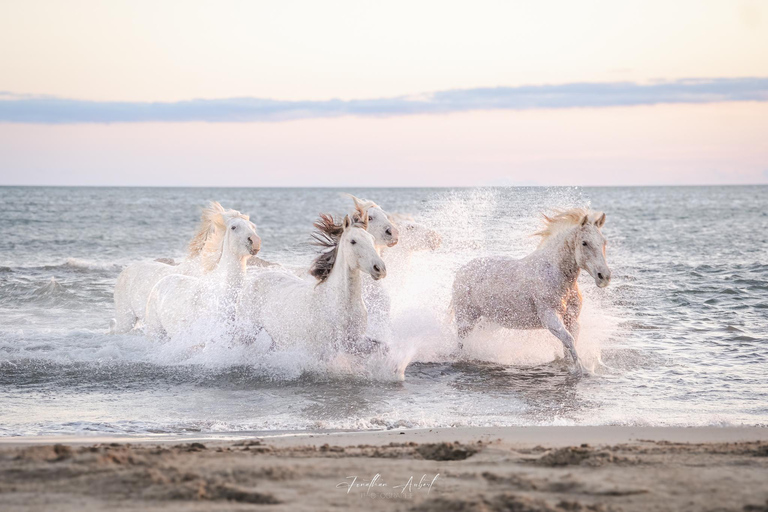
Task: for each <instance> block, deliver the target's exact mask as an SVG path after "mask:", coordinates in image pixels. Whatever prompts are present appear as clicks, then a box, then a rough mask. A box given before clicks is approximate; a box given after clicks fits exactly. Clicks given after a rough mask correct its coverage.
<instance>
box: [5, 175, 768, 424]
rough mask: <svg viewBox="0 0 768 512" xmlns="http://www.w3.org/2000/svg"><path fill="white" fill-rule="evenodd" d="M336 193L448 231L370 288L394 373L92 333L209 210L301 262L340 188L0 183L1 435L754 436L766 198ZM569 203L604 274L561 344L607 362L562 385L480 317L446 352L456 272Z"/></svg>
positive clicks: (513, 191) (521, 338)
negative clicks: (658, 428) (587, 229)
mask: <svg viewBox="0 0 768 512" xmlns="http://www.w3.org/2000/svg"><path fill="white" fill-rule="evenodd" d="M349 191H350V192H353V193H356V194H357V195H360V196H363V197H368V198H371V199H373V200H375V201H377V202H378V203H379V204H381V205H382V206H383V207H384V208H385V209H387V210H388V211H390V212H404V213H411V214H413V215H414V216H416V217H417V218H418V219H419V220H420V221H421V222H423V223H424V224H427V225H429V226H430V227H433V228H434V229H436V230H438V231H439V232H440V233H441V234H442V236H443V245H442V247H441V248H440V249H438V250H437V251H435V252H423V253H417V254H415V255H414V257H413V259H412V261H411V265H410V267H409V268H408V269H407V271H406V270H403V271H401V272H400V274H399V275H394V273H393V272H390V275H388V277H387V280H391V287H392V288H393V291H392V300H393V331H394V339H393V340H392V354H391V356H390V357H391V358H394V359H396V360H397V361H398V362H399V363H403V364H405V363H410V364H409V365H408V367H407V370H406V373H405V381H404V382H398V381H397V380H396V379H395V378H393V376H392V375H391V372H390V371H388V370H387V369H386V364H388V363H386V364H385V362H384V361H382V360H380V359H377V358H373V359H372V360H359V359H350V358H345V357H342V356H339V357H337V358H334V359H332V360H330V361H318V360H316V359H315V358H314V357H313V356H312V355H311V354H310V353H305V352H302V351H301V350H300V349H296V350H294V351H292V352H282V353H281V352H277V353H266V354H265V353H264V352H263V351H262V350H260V346H259V345H252V346H232V344H230V343H207V344H205V346H204V347H202V348H201V347H200V341H201V340H200V337H199V334H198V333H196V332H195V331H194V330H193V329H191V330H190V332H189V333H187V335H185V336H180V337H179V338H176V339H174V340H172V341H171V342H168V343H165V344H160V343H157V342H154V341H150V340H147V339H145V338H144V337H143V336H141V335H120V336H112V335H108V334H106V332H107V327H108V324H109V320H110V319H111V318H112V316H113V308H112V289H113V287H114V283H115V279H116V278H117V275H118V274H119V272H120V271H121V269H122V268H124V267H125V265H127V264H129V263H131V262H133V261H138V260H141V259H145V258H156V257H161V256H170V257H175V258H177V259H180V258H182V257H183V256H184V248H185V245H186V242H187V240H188V239H189V237H190V236H191V234H192V233H193V231H194V229H195V226H196V223H197V219H198V217H199V209H200V207H201V206H202V205H203V204H205V202H206V201H207V200H210V199H215V200H219V201H221V202H222V203H223V204H224V205H225V206H227V207H231V208H236V209H239V210H241V211H244V212H248V213H250V214H251V216H252V219H253V220H255V222H256V224H257V226H258V231H259V234H260V236H261V237H262V240H263V244H262V252H261V254H260V256H262V257H264V258H265V259H268V260H271V261H278V262H281V263H285V264H289V265H307V264H308V263H309V261H310V260H311V258H312V256H313V254H314V252H313V248H312V246H310V245H309V244H308V242H309V233H310V229H311V223H312V221H313V219H314V217H315V216H316V214H317V213H319V212H321V211H323V212H342V211H345V210H346V209H347V203H348V200H347V199H345V198H343V197H341V196H340V194H339V193H338V191H337V190H331V189H122V188H8V187H6V188H0V205H1V206H0V208H1V209H2V210H1V213H2V219H3V222H2V224H0V435H29V434H33V435H34V434H83V433H117V434H145V433H184V432H203V433H205V432H238V431H253V430H257V431H264V430H306V429H370V428H405V427H435V426H450V425H552V424H555V425H571V424H574V425H596V424H600V425H602V424H619V425H766V424H768V386H766V384H765V379H766V375H768V345H766V341H768V213H766V210H768V208H766V205H767V204H768V187H659V188H586V189H571V188H555V189H543V188H503V189H458V190H447V189H374V190H349ZM585 204H591V206H592V207H593V208H594V209H597V210H603V211H605V212H607V215H608V221H607V223H606V226H605V228H604V233H605V235H606V237H607V238H608V241H609V246H608V253H607V254H608V262H609V264H610V265H611V267H612V269H613V281H612V283H611V286H609V287H608V288H606V289H603V290H598V289H596V288H595V286H594V282H593V281H592V280H591V279H590V278H589V277H588V276H582V278H581V279H580V285H581V287H582V291H583V292H584V294H585V300H586V302H585V308H584V312H583V314H582V322H583V327H582V333H581V338H580V340H579V344H578V349H579V352H580V354H581V355H582V356H583V357H584V358H585V359H586V360H588V361H592V362H594V360H595V358H596V356H597V355H598V354H602V359H603V361H604V362H605V363H606V364H607V365H608V366H609V367H610V368H607V369H606V368H598V369H597V374H596V375H594V376H591V377H588V378H584V379H581V380H577V379H574V378H573V377H571V376H570V374H569V372H568V370H567V367H566V366H565V365H564V364H563V363H562V361H559V360H557V358H558V356H559V355H561V354H562V348H561V347H560V344H559V342H558V341H557V340H555V339H554V338H553V337H552V336H551V335H549V334H548V333H546V332H543V331H528V332H516V331H509V330H504V329H497V328H494V327H493V326H490V325H487V326H484V329H481V330H479V331H477V332H476V333H475V334H474V335H473V336H472V338H471V339H470V340H469V341H468V343H467V345H466V347H465V351H464V352H463V353H459V352H458V351H457V350H456V339H455V336H454V334H453V331H452V328H451V326H450V324H449V323H448V321H447V320H448V316H447V309H448V302H449V300H450V286H451V283H452V279H453V274H454V272H455V270H456V269H457V268H458V267H459V266H460V265H461V264H463V263H465V262H467V261H469V260H470V259H472V258H474V257H477V256H480V255H485V254H508V255H512V256H522V255H525V254H526V253H528V252H530V251H531V250H533V249H534V248H535V245H536V241H535V239H534V238H532V237H530V236H529V235H530V233H532V232H534V231H535V230H536V229H537V227H538V226H539V219H540V217H539V216H538V214H539V212H540V211H542V210H547V209H552V208H558V207H567V206H576V205H585Z"/></svg>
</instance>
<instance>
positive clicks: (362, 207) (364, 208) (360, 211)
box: [345, 194, 380, 223]
mask: <svg viewBox="0 0 768 512" xmlns="http://www.w3.org/2000/svg"><path fill="white" fill-rule="evenodd" d="M345 195H346V196H347V197H349V198H350V199H352V201H353V202H354V203H355V211H354V212H352V222H355V223H357V222H367V216H368V209H369V208H380V206H379V205H378V204H376V203H374V202H373V201H369V200H368V199H360V198H358V197H355V196H353V195H352V194H345ZM364 219H365V220H364Z"/></svg>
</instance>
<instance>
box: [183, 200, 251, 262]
mask: <svg viewBox="0 0 768 512" xmlns="http://www.w3.org/2000/svg"><path fill="white" fill-rule="evenodd" d="M235 217H239V218H241V219H244V220H247V221H250V217H249V216H248V215H245V214H242V213H240V212H239V211H237V210H225V209H224V207H223V206H221V204H220V203H219V202H218V201H211V202H210V204H209V205H208V206H207V207H205V208H203V213H202V214H201V215H200V227H199V228H198V230H197V233H195V236H194V237H192V240H190V242H189V257H190V258H194V257H196V256H198V255H199V256H200V263H201V265H202V267H203V269H204V270H205V271H206V272H208V271H210V270H213V269H214V268H215V267H216V264H217V263H218V262H219V259H220V258H221V246H222V243H223V242H224V234H225V231H226V229H225V227H226V223H227V221H228V220H229V219H232V218H235Z"/></svg>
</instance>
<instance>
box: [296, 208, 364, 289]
mask: <svg viewBox="0 0 768 512" xmlns="http://www.w3.org/2000/svg"><path fill="white" fill-rule="evenodd" d="M313 226H314V227H315V232H314V233H312V238H313V239H314V242H313V245H316V246H318V247H320V248H321V250H322V251H323V252H321V253H320V254H319V255H318V256H317V257H316V258H315V259H314V260H313V261H312V265H311V266H310V267H309V273H310V275H312V276H314V277H315V278H316V279H317V281H318V284H320V283H323V282H325V280H326V279H328V276H329V275H331V270H333V265H334V264H335V263H336V255H337V254H338V252H339V242H340V241H341V235H342V234H344V223H343V222H338V223H337V222H336V221H335V220H334V219H333V216H331V215H327V214H325V213H321V214H320V217H319V218H318V219H317V220H316V221H315V222H314V224H313ZM352 226H356V227H360V228H363V229H368V216H367V215H366V216H365V222H358V221H355V220H352Z"/></svg>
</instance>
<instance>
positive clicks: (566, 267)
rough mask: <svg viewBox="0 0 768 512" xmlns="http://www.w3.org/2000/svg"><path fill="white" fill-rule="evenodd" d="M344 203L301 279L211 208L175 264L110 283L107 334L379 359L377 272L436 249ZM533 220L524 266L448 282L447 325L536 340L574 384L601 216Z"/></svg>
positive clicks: (431, 236) (471, 268) (141, 265)
mask: <svg viewBox="0 0 768 512" xmlns="http://www.w3.org/2000/svg"><path fill="white" fill-rule="evenodd" d="M350 198H351V200H352V205H351V210H350V212H349V213H348V214H347V215H345V216H344V217H343V218H342V219H341V220H339V219H336V218H334V217H332V216H330V215H325V214H321V215H320V217H319V219H318V220H317V221H316V222H315V224H314V227H315V232H314V233H313V237H314V243H315V244H316V245H317V246H319V247H320V254H319V255H318V256H317V257H316V258H315V259H314V261H313V262H312V264H311V266H310V267H309V268H308V269H306V268H304V269H298V268H290V267H287V266H283V265H279V264H275V263H269V262H266V261H264V260H262V259H260V258H258V257H257V256H256V254H257V253H258V252H259V250H260V248H261V239H260V238H259V236H258V234H257V231H256V226H255V225H254V224H253V223H252V222H251V221H250V220H249V217H248V215H244V214H242V213H240V212H238V211H236V210H230V209H225V208H224V207H222V206H221V205H220V204H219V203H217V202H212V203H211V204H210V205H209V206H208V207H206V208H205V209H204V210H203V213H202V217H201V223H200V228H199V230H198V232H197V233H196V234H195V236H194V237H193V238H192V240H191V241H190V243H189V254H188V256H187V257H186V259H184V260H183V261H182V262H181V263H179V264H176V262H174V261H173V260H171V259H165V258H161V259H158V260H154V261H142V262H138V263H134V264H131V265H129V266H128V267H126V268H125V269H124V270H123V271H122V272H121V274H120V275H119V277H118V279H117V283H116V284H115V293H114V301H115V319H114V320H112V322H111V329H110V330H111V331H112V332H113V333H117V334H120V333H127V332H129V331H132V330H134V329H139V330H143V332H144V333H145V334H146V335H148V336H150V337H152V338H155V339H158V340H166V339H168V338H172V337H173V336H175V335H177V334H179V333H181V332H184V331H185V330H186V329H188V328H189V326H190V325H191V324H192V323H194V322H197V321H200V320H201V319H203V320H205V321H207V322H214V323H215V324H216V325H219V326H221V327H223V329H224V330H223V332H225V333H227V336H228V337H230V338H231V339H232V340H233V341H242V342H244V343H248V342H251V341H253V339H255V337H256V336H257V335H259V334H260V333H261V332H262V331H265V332H266V333H267V334H268V335H269V338H270V339H271V349H279V348H283V347H289V346H291V345H293V344H295V343H297V342H301V343H309V344H310V345H312V346H313V347H314V348H316V349H318V353H319V354H321V355H322V354H323V353H332V352H337V351H345V352H350V353H354V354H366V353H370V352H371V351H374V350H380V351H381V350H383V351H386V349H387V347H386V343H383V342H382V336H381V330H382V329H386V328H387V327H388V325H387V324H388V322H389V310H390V301H389V296H388V294H387V292H386V290H385V288H384V287H382V286H381V281H380V280H381V279H384V278H386V277H387V274H388V269H387V267H388V265H389V266H390V271H392V270H393V269H396V268H397V267H398V265H397V262H398V261H401V259H402V258H403V257H404V256H405V257H407V255H408V254H410V253H412V252H414V251H419V250H435V249H437V248H438V247H439V246H440V244H441V237H440V235H439V234H438V233H437V232H435V231H434V230H432V229H430V228H428V227H426V226H424V225H422V224H419V223H417V222H415V221H414V220H413V218H411V217H410V216H406V215H397V214H388V213H387V212H385V211H384V210H383V209H382V208H381V207H380V206H378V205H377V204H376V203H374V202H373V201H368V200H361V199H358V198H356V197H354V196H350ZM544 219H545V227H544V229H542V230H541V231H539V232H538V233H535V234H536V235H539V236H540V237H541V242H540V244H539V246H538V247H537V249H536V250H535V251H534V252H532V253H531V254H529V255H528V256H526V257H524V258H522V259H514V258H510V257H483V258H476V259H474V260H472V261H470V262H469V263H467V264H466V265H464V266H463V267H461V268H460V269H459V270H458V272H457V273H456V276H455V280H454V283H453V297H452V301H451V312H452V315H453V322H454V324H455V328H456V330H457V334H458V337H459V339H460V340H462V339H464V338H466V337H467V336H468V335H469V334H470V333H471V332H472V330H473V329H474V327H475V326H476V325H477V323H478V322H479V321H480V319H481V318H486V319H487V320H490V321H492V322H495V323H496V324H498V325H500V326H502V327H507V328H511V329H547V330H549V331H550V332H551V333H552V334H553V335H554V336H556V337H557V338H558V339H559V340H560V341H561V342H562V344H563V346H564V347H565V351H566V354H568V355H569V356H570V358H571V360H572V363H573V367H572V368H573V371H574V372H576V373H579V374H581V373H583V371H584V370H585V368H584V366H583V364H582V363H581V361H580V359H579V356H578V354H577V352H576V349H575V344H576V341H577V339H578V336H579V314H580V312H581V305H582V298H581V294H580V292H579V288H578V284H577V279H578V276H579V273H580V271H581V270H584V271H586V272H587V273H589V275H590V276H592V278H593V279H594V280H595V284H596V285H597V286H598V287H600V288H603V287H605V286H608V284H609V282H610V280H611V271H610V269H609V268H608V265H607V263H606V260H605V244H606V241H605V238H604V237H603V234H602V233H601V228H602V227H603V225H604V223H605V214H603V213H599V212H593V211H589V210H586V209H580V208H574V209H570V210H565V211H559V212H557V213H556V214H555V215H552V216H544ZM249 267H250V268H251V271H248V269H249ZM459 347H460V348H461V342H460V343H459Z"/></svg>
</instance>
